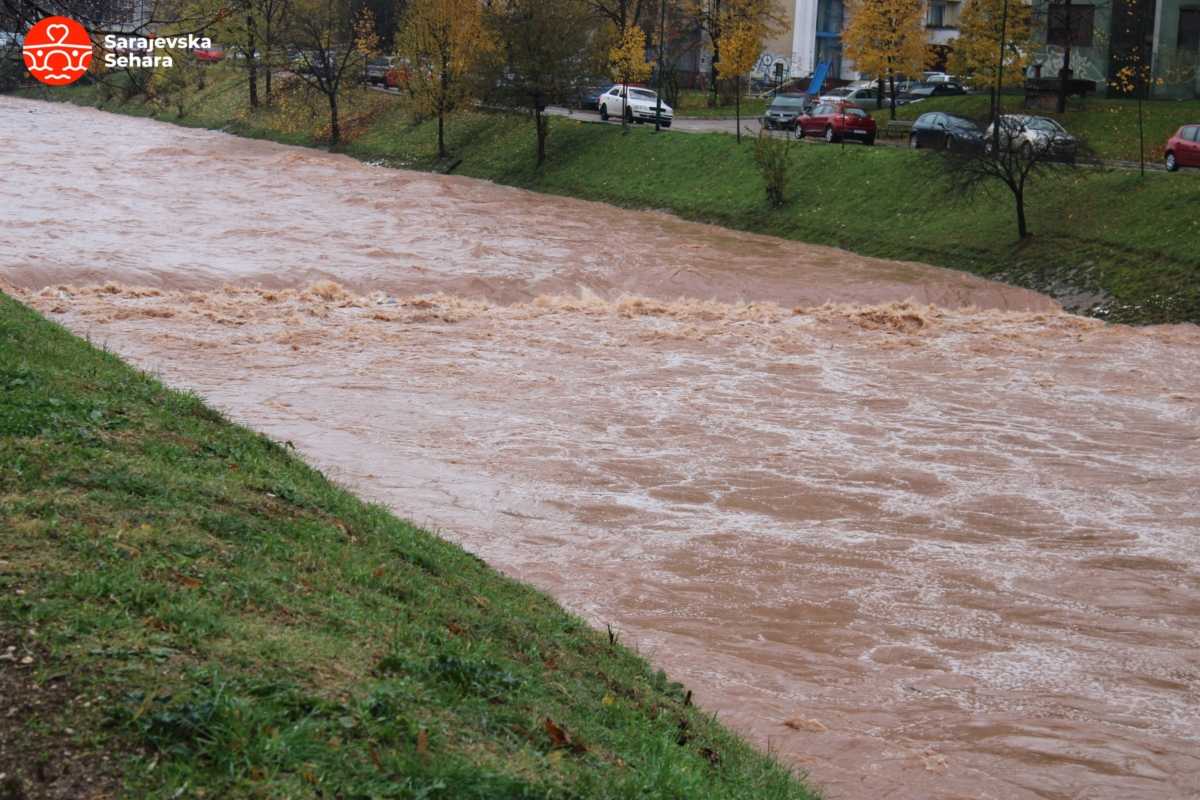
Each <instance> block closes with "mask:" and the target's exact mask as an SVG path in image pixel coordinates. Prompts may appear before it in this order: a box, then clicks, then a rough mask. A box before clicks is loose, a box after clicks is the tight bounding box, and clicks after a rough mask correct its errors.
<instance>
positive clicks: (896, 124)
mask: <svg viewBox="0 0 1200 800" xmlns="http://www.w3.org/2000/svg"><path fill="white" fill-rule="evenodd" d="M912 127H913V121H912V120H911V119H889V120H888V123H887V125H886V126H885V127H884V129H883V138H885V139H903V138H904V137H906V136H908V134H909V133H911V132H912Z"/></svg>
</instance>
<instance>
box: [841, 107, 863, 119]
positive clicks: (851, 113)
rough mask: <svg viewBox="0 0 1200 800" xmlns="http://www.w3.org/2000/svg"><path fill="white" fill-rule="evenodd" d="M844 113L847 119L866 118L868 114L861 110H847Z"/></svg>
mask: <svg viewBox="0 0 1200 800" xmlns="http://www.w3.org/2000/svg"><path fill="white" fill-rule="evenodd" d="M844 113H845V114H846V116H847V117H865V116H866V115H867V112H865V111H863V110H862V109H861V108H847V109H845V111H844Z"/></svg>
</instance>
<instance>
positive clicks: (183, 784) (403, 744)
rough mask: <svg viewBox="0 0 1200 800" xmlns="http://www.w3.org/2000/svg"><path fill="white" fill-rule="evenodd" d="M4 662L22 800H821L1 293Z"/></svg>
mask: <svg viewBox="0 0 1200 800" xmlns="http://www.w3.org/2000/svg"><path fill="white" fill-rule="evenodd" d="M0 657H2V658H3V659H4V660H3V661H0V773H7V776H0V796H4V797H8V798H15V797H21V798H24V797H26V796H29V797H56V798H57V797H63V798H66V797H73V798H75V797H85V796H86V797H91V796H96V795H97V794H100V795H102V796H113V795H115V794H122V795H125V796H129V797H138V798H142V797H156V798H200V797H208V798H242V797H246V798H249V797H262V798H268V797H269V798H279V797H290V798H302V797H326V798H383V797H395V798H446V799H447V800H463V799H464V798H479V800H496V799H497V798H544V799H549V798H564V799H565V798H614V799H615V798H634V797H636V798H662V800H668V799H670V800H674V799H675V798H681V797H688V798H693V797H694V798H699V797H704V798H745V799H746V800H759V799H760V798H768V799H769V798H780V799H782V798H796V799H797V800H800V799H801V798H808V797H811V796H812V795H810V794H809V793H808V792H807V791H806V790H805V789H804V788H803V787H802V786H801V785H800V784H799V783H797V782H796V781H795V780H794V779H793V778H792V777H791V776H790V775H789V774H788V773H787V772H786V771H785V770H783V769H782V768H781V767H779V766H778V765H776V764H775V763H774V762H772V761H770V760H769V759H768V758H767V757H766V756H763V755H762V754H760V753H758V752H757V751H754V750H753V749H751V748H750V747H748V746H747V745H746V744H744V743H743V742H741V741H740V740H738V739H737V738H736V737H734V736H733V735H731V734H730V733H728V732H727V731H726V730H724V729H723V728H722V727H720V726H719V725H718V724H716V723H715V722H713V720H712V719H711V717H707V716H705V715H704V714H702V713H700V712H699V711H698V710H697V709H696V708H695V707H694V706H692V705H690V704H689V702H688V699H689V698H688V696H687V694H685V692H684V690H683V689H682V687H680V686H679V685H677V684H673V683H671V682H670V681H669V680H668V679H667V678H666V676H665V675H663V674H662V673H655V672H652V671H651V670H650V669H649V668H648V667H647V665H646V663H645V662H643V661H642V660H641V659H640V658H638V657H637V656H635V655H634V654H632V653H631V652H629V651H628V650H627V649H625V648H624V647H622V646H621V645H620V644H619V643H614V642H613V641H612V640H611V638H610V637H608V636H606V635H604V634H600V633H597V632H596V631H593V630H591V629H590V628H588V627H587V626H586V625H585V624H584V623H583V622H582V621H580V620H579V619H577V618H575V617H572V616H570V615H568V614H566V613H565V612H563V611H562V610H561V608H559V607H558V606H557V605H555V603H554V602H553V601H552V600H550V599H548V598H547V597H545V596H544V595H541V594H539V593H537V592H535V591H533V590H532V589H530V588H528V587H526V586H524V585H521V584H519V583H516V582H514V581H511V580H508V579H506V578H504V577H502V576H500V575H499V574H497V573H496V572H494V571H492V570H491V569H489V568H488V567H487V566H485V565H484V564H483V563H482V562H480V561H479V560H478V559H476V558H475V557H473V556H471V555H469V554H467V553H465V552H464V551H462V550H460V549H459V548H457V547H455V546H453V545H451V544H448V543H446V542H445V541H443V540H441V539H438V538H436V537H434V536H432V535H430V534H428V533H425V532H424V531H421V530H419V529H417V528H414V527H413V526H411V525H410V524H408V523H405V522H402V521H400V520H398V519H396V518H394V517H392V516H391V515H390V514H388V512H387V511H386V510H384V509H382V508H380V507H377V506H370V505H366V504H364V503H362V502H361V501H359V500H357V499H355V498H354V497H353V496H351V495H350V494H348V493H347V492H345V491H343V490H341V489H339V488H338V487H336V486H334V485H332V484H330V483H329V482H328V481H327V480H325V479H324V478H323V477H322V476H321V475H320V474H318V473H317V472H315V471H314V470H312V469H310V468H308V467H307V466H305V465H304V464H303V463H302V462H301V461H299V460H298V459H296V458H295V457H293V456H291V455H290V454H289V453H288V452H287V450H286V448H285V447H282V446H280V445H278V444H275V443H274V442H272V441H270V440H268V439H266V438H264V437H262V436H259V435H256V434H254V433H251V432H249V431H247V430H245V429H243V428H240V427H237V426H235V425H232V424H230V423H228V422H226V421H225V420H223V419H222V418H221V416H220V415H218V414H217V413H214V412H213V411H212V410H210V409H208V408H206V407H205V406H204V405H203V404H202V403H201V402H199V401H198V400H197V399H196V398H195V397H192V396H189V395H185V394H181V393H178V392H174V391H169V390H166V389H164V388H163V386H161V385H160V384H159V383H157V382H156V381H155V380H153V379H151V378H149V377H147V376H145V375H142V374H140V373H138V372H136V371H134V370H132V369H130V368H129V367H127V366H125V365H124V364H123V363H121V362H120V361H119V360H118V359H116V358H114V357H112V356H111V355H108V354H106V353H103V352H100V351H97V350H95V349H93V348H92V347H91V346H89V345H88V344H86V343H84V342H82V341H81V340H79V339H77V338H75V337H74V336H72V335H70V334H69V333H67V332H66V331H64V330H63V329H61V328H60V327H58V326H56V325H53V324H51V323H49V322H47V321H45V320H44V319H42V318H41V317H39V316H38V315H36V314H34V313H33V312H31V311H29V310H28V309H26V308H24V307H23V306H21V305H19V304H18V303H16V302H14V301H12V300H10V299H9V298H7V297H5V296H4V295H3V294H0ZM14 770H15V773H14Z"/></svg>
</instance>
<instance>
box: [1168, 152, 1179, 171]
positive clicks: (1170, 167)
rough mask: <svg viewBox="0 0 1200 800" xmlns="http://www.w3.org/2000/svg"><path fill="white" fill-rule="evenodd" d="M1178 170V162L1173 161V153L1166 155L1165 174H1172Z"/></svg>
mask: <svg viewBox="0 0 1200 800" xmlns="http://www.w3.org/2000/svg"><path fill="white" fill-rule="evenodd" d="M1177 169H1179V162H1178V161H1176V160H1175V154H1174V153H1167V172H1174V171H1175V170H1177Z"/></svg>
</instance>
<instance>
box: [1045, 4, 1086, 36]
mask: <svg viewBox="0 0 1200 800" xmlns="http://www.w3.org/2000/svg"><path fill="white" fill-rule="evenodd" d="M1095 24H1096V7H1095V6H1093V5H1090V4H1089V5H1082V4H1079V5H1077V4H1075V3H1071V4H1070V5H1067V4H1066V3H1051V4H1050V14H1049V24H1048V25H1047V29H1046V44H1055V45H1058V46H1059V47H1067V46H1068V45H1069V46H1071V47H1091V46H1092V31H1093V28H1094V27H1095Z"/></svg>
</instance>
